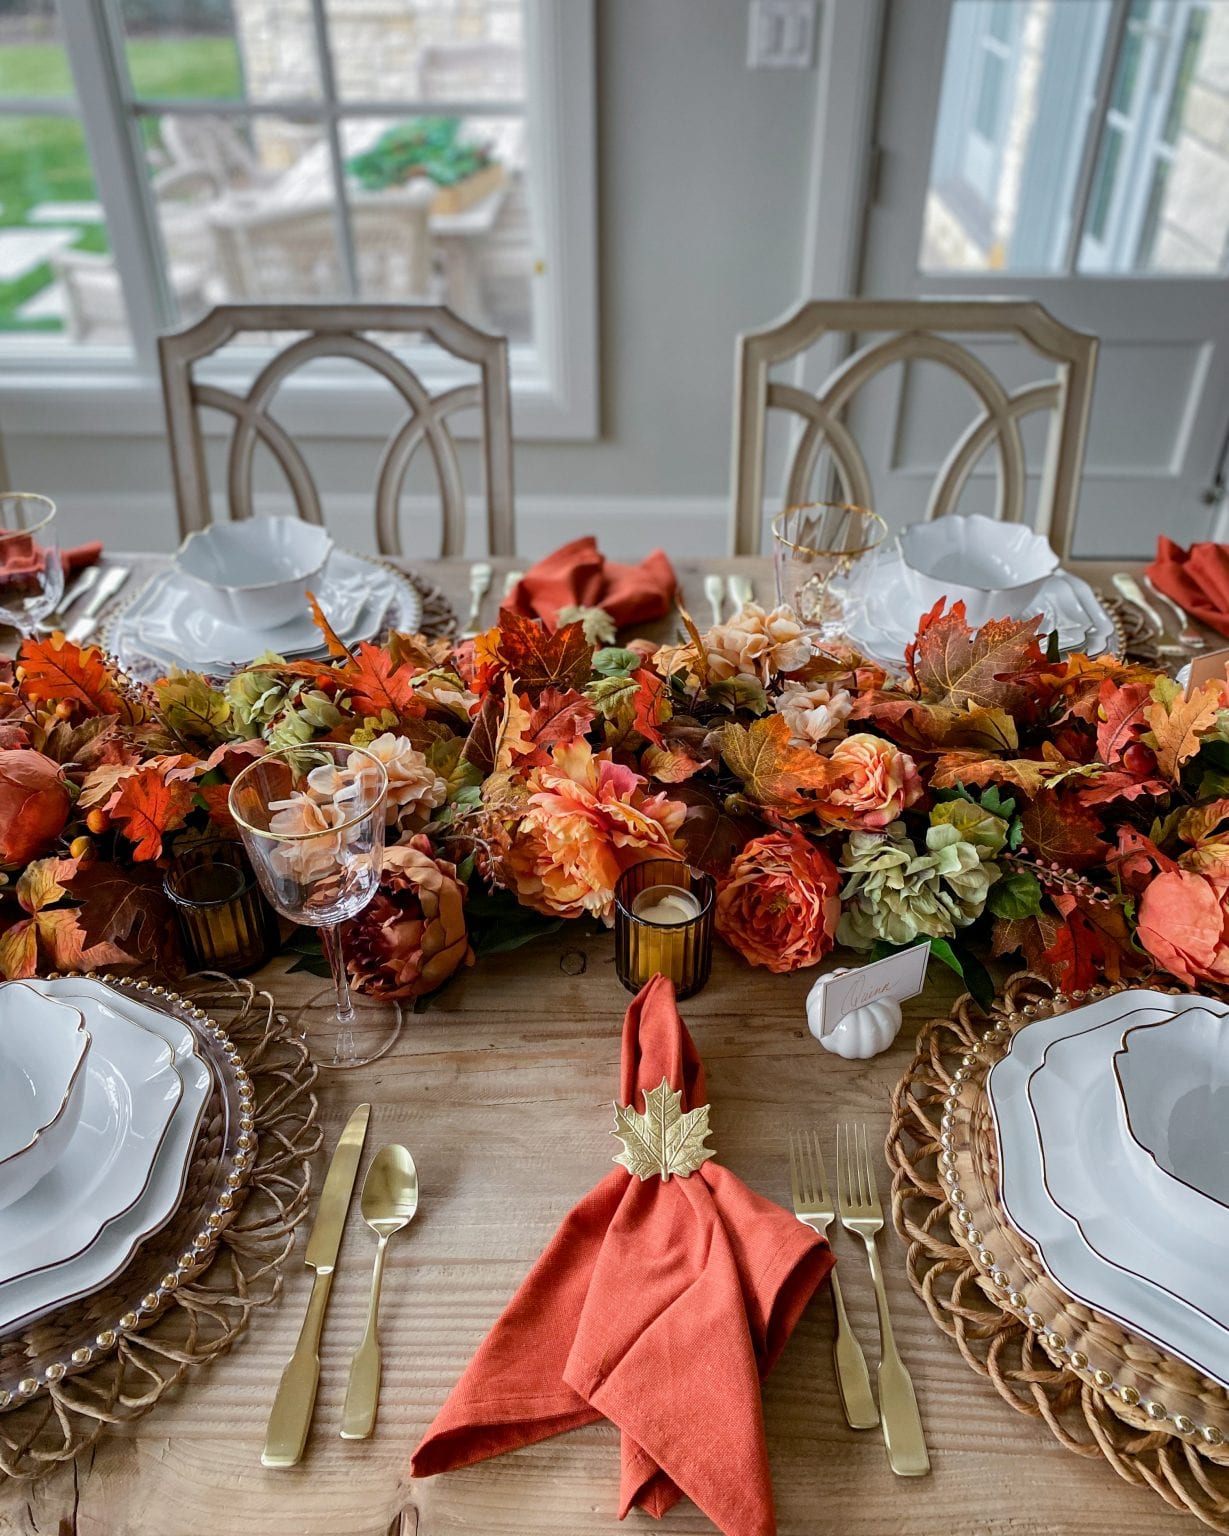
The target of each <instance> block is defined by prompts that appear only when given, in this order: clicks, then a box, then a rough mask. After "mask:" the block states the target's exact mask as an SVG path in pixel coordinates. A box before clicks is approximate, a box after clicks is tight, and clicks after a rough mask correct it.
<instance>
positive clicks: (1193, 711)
mask: <svg viewBox="0 0 1229 1536" xmlns="http://www.w3.org/2000/svg"><path fill="white" fill-rule="evenodd" d="M1152 700H1153V701H1152V703H1151V704H1149V705H1148V707H1147V708H1146V709H1145V711H1144V717H1145V719H1146V720H1147V722H1148V734H1149V737H1150V740H1149V745H1150V746H1151V747H1152V750H1153V751H1154V752H1155V753H1156V766H1157V771H1158V772H1159V773H1161V774H1163V775H1164V777H1165V778H1167V779H1171V780H1176V779H1177V777H1178V774H1179V772H1180V770H1181V768H1182V764H1183V763H1184V762H1186V760H1187V758H1189V757H1194V755H1195V753H1196V752H1198V751H1199V738H1200V735H1201V734H1202V732H1204V731H1206V730H1207V729H1208V727H1209V726H1210V725H1211V724H1212V722H1213V721H1214V720H1215V719H1216V716H1217V713H1218V711H1219V710H1220V707H1221V685H1220V684H1219V683H1218V682H1210V683H1205V684H1204V686H1203V687H1202V688H1200V689H1199V691H1198V692H1197V693H1193V694H1191V696H1190V698H1189V699H1188V698H1187V697H1186V695H1185V694H1184V693H1183V691H1182V689H1181V688H1179V686H1178V684H1177V683H1174V682H1171V681H1170V680H1169V679H1168V678H1160V679H1158V681H1157V683H1156V685H1155V687H1154V688H1153V690H1152Z"/></svg>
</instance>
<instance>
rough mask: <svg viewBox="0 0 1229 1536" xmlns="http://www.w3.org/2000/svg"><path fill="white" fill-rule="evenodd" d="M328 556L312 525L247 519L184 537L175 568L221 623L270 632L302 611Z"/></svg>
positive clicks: (328, 547) (328, 545)
mask: <svg viewBox="0 0 1229 1536" xmlns="http://www.w3.org/2000/svg"><path fill="white" fill-rule="evenodd" d="M332 550H333V541H332V539H331V538H329V536H328V534H327V533H326V532H325V531H324V529H323V528H320V527H317V526H316V525H315V524H314V523H305V522H302V521H301V520H300V519H299V518H297V517H252V518H246V519H244V520H243V521H242V522H237V523H210V525H209V527H208V528H202V529H201V531H200V532H199V533H190V534H189V535H188V537H187V538H186V539H185V540H184V541H183V543H182V544H181V545H180V546H179V549H178V551H177V552H176V555H175V568H176V570H177V571H178V572H179V574H180V575H181V576H184V577H186V578H187V581H188V584H189V586H190V587H191V588H192V590H193V591H194V592H196V593H198V594H199V596H200V599H201V601H202V602H203V603H204V605H205V606H206V607H207V608H208V609H209V611H210V613H212V614H213V615H214V616H215V617H216V618H219V619H221V620H222V621H223V622H224V623H227V624H238V625H240V626H241V627H242V628H244V629H260V630H264V629H274V628H275V627H276V626H277V625H279V624H284V623H285V622H286V620H287V619H292V618H293V617H294V616H295V614H297V613H301V612H302V611H303V608H304V605H305V603H306V601H307V596H306V594H307V589H308V588H309V587H310V586H311V585H312V583H313V582H315V581H317V580H318V579H319V576H320V573H321V572H322V571H323V570H324V567H325V562H326V561H327V560H328V558H329V555H330V554H331V553H332Z"/></svg>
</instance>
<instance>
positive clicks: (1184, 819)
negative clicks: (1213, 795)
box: [1178, 799, 1229, 847]
mask: <svg viewBox="0 0 1229 1536" xmlns="http://www.w3.org/2000/svg"><path fill="white" fill-rule="evenodd" d="M1227 817H1229V799H1222V800H1210V801H1209V802H1208V803H1207V805H1193V806H1191V807H1190V809H1189V810H1186V811H1183V813H1182V816H1181V818H1180V819H1179V821H1178V836H1179V837H1180V838H1181V839H1182V841H1183V842H1184V843H1191V844H1193V845H1194V846H1195V847H1198V846H1199V845H1200V844H1201V843H1206V842H1207V841H1208V840H1209V839H1210V838H1212V837H1213V835H1214V834H1215V833H1216V832H1217V831H1218V830H1219V829H1220V825H1221V823H1222V822H1223V821H1224V820H1225V819H1226V818H1227Z"/></svg>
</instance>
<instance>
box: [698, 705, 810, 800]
mask: <svg viewBox="0 0 1229 1536" xmlns="http://www.w3.org/2000/svg"><path fill="white" fill-rule="evenodd" d="M719 741H720V747H721V757H722V760H723V761H724V763H725V765H726V767H727V768H728V769H729V770H730V772H731V773H732V774H734V775H735V776H736V777H737V778H739V779H741V780H742V785H743V790H744V792H745V793H746V795H747V797H748V798H749V799H751V800H755V801H757V802H758V803H759V804H760V805H777V806H792V805H796V804H798V802H799V798H800V795H801V792H802V791H803V790H807V789H822V788H823V787H824V785H825V784H827V782H828V779H829V777H830V774H831V769H830V768H829V766H828V762H827V759H826V758H822V757H820V756H819V754H818V753H817V752H813V751H812V750H811V749H810V748H809V747H795V746H792V745H791V739H790V729H789V724H788V722H787V721H786V719H785V716H784V715H776V714H773V715H768V716H766V717H765V718H764V719H763V720H753V721H752V723H751V724H750V725H746V726H744V725H739V724H738V723H737V722H736V721H731V722H730V723H729V724H728V725H725V726H723V727H722V728H721V734H720V737H719Z"/></svg>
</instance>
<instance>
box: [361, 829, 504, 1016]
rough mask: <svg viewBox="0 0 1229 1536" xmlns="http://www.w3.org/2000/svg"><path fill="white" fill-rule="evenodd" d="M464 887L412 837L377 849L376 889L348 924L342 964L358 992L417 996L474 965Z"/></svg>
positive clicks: (444, 862)
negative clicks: (379, 860) (380, 860)
mask: <svg viewBox="0 0 1229 1536" xmlns="http://www.w3.org/2000/svg"><path fill="white" fill-rule="evenodd" d="M465 895H466V891H465V886H464V885H463V884H462V883H461V881H460V880H458V879H457V869H456V865H455V864H450V863H448V861H447V860H446V859H437V858H436V857H435V854H434V852H433V851H432V848H431V844H430V842H429V841H428V839H427V838H426V837H425V836H424V835H423V834H422V833H419V834H418V836H416V837H412V838H410V840H409V841H408V842H405V843H398V844H397V845H396V846H395V847H392V848H386V849H385V850H384V863H383V868H382V873H381V877H380V889H379V890H378V891H377V892H376V895H375V899H374V900H373V901H372V902H371V903H370V904H369V905H368V906H366V907H364V909H363V910H362V911H361V912H360V913H359V915H358V916H357V917H356V918H354V919H353V921H352V922H350V923H349V924H348V925H347V928H346V964H347V968H348V969H349V972H350V976H351V978H352V979H353V981H354V984H355V986H356V987H358V989H359V990H360V991H361V992H369V993H372V994H374V995H375V996H376V997H397V998H401V997H422V996H424V995H425V994H426V993H428V992H434V991H435V989H436V988H437V987H440V986H442V985H443V984H444V982H446V981H447V980H448V978H449V977H450V976H451V975H452V973H453V972H454V971H455V970H457V969H458V967H460V966H462V965H473V963H474V952H473V950H472V949H471V948H470V943H469V934H468V932H467V930H466V925H465Z"/></svg>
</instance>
